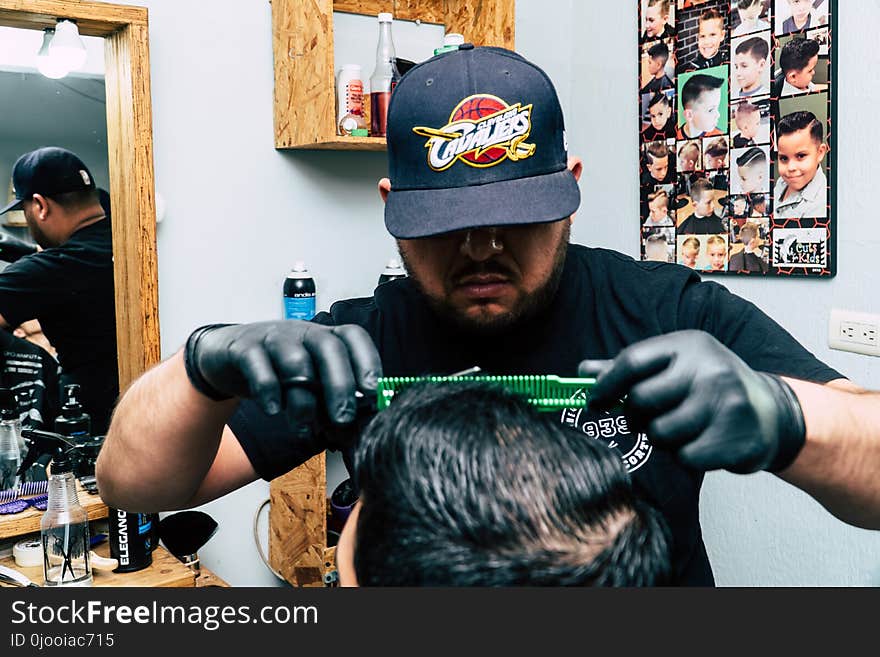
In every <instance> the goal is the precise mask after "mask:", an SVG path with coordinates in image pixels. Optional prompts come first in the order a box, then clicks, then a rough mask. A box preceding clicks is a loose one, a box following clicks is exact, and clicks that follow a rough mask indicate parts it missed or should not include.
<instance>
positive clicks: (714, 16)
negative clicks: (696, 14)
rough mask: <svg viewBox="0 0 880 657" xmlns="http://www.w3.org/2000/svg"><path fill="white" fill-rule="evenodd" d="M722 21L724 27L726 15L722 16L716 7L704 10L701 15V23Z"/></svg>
mask: <svg viewBox="0 0 880 657" xmlns="http://www.w3.org/2000/svg"><path fill="white" fill-rule="evenodd" d="M717 20H720V21H721V24H722V26H723V25H724V22H725V21H724V14H722V13H721V12H720V11H718V9H716V8H715V7H709V8H708V9H704V10H703V13H701V14H700V22H701V23H702V22H704V21H717Z"/></svg>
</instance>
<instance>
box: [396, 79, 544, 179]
mask: <svg viewBox="0 0 880 657" xmlns="http://www.w3.org/2000/svg"><path fill="white" fill-rule="evenodd" d="M531 131H532V106H531V105H526V106H523V105H522V103H517V104H516V105H508V104H507V103H506V102H504V101H503V100H501V99H500V98H498V97H496V96H490V95H488V94H477V95H475V96H470V97H468V98H465V99H464V100H463V101H461V102H460V103H459V104H458V106H457V107H456V108H455V109H454V110H452V114H450V116H449V123H447V124H446V125H445V126H443V127H442V128H426V127H415V128H413V132H415V133H416V134H417V135H420V136H422V137H427V138H428V141H427V142H426V143H425V148H427V149H428V166H430V167H431V168H432V169H433V170H434V171H445V170H446V169H448V168H449V167H451V166H452V165H453V164H455V163H456V162H457V161H459V160H460V161H462V162H464V163H465V164H467V165H468V166H472V167H478V168H481V169H482V168H486V167H494V166H495V165H496V164H501V163H502V162H504V160H511V161H513V162H516V161H518V160H522V159H525V158H527V157H531V156H532V155H534V154H535V145H534V144H526V143H524V142H525V140H526V138H527V137H528V136H529V133H530V132H531Z"/></svg>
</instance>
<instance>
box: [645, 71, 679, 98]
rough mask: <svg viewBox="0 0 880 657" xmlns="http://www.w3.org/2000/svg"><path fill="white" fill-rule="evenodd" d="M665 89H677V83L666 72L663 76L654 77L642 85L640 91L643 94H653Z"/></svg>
mask: <svg viewBox="0 0 880 657" xmlns="http://www.w3.org/2000/svg"><path fill="white" fill-rule="evenodd" d="M665 89H675V83H674V82H673V81H672V80H670V79H669V76H668V75H666V74H664V75H663V77H661V78H652V79H651V81H650V82H648V84H646V85H645V86H644V87H642V89H641V91H640V92H639V93H642V94H653V93H657V92H658V91H663V90H665Z"/></svg>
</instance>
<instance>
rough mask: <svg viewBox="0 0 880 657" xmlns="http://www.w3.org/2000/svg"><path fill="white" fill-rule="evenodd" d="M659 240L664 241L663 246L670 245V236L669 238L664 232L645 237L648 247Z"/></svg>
mask: <svg viewBox="0 0 880 657" xmlns="http://www.w3.org/2000/svg"><path fill="white" fill-rule="evenodd" d="M659 242H663V246H669V238H667V237H666V235H664V234H663V233H653V234H651V235H648V237H646V238H645V246H646V247H647V246H648V244H655V243H659Z"/></svg>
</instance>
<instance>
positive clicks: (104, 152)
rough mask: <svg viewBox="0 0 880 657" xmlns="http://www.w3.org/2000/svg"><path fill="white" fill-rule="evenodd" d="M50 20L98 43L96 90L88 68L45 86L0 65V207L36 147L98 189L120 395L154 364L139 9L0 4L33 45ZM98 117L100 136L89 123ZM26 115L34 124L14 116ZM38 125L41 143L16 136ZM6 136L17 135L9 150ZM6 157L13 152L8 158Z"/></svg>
mask: <svg viewBox="0 0 880 657" xmlns="http://www.w3.org/2000/svg"><path fill="white" fill-rule="evenodd" d="M58 19H71V20H73V21H75V22H76V25H77V27H78V31H79V33H80V35H81V36H83V37H99V38H100V42H99V43H98V46H97V48H98V50H99V51H103V62H104V75H103V77H104V80H103V84H101V83H100V81H99V80H97V79H96V75H95V72H94V70H93V69H89V68H87V69H86V71H88V72H89V73H86V74H82V75H77V76H68V77H66V78H63V79H61V80H44V79H41V78H42V76H41V75H40V74H39V73H34V72H33V70H32V68H31V70H30V72H28V71H22V70H13V71H10V70H9V68H10V67H9V66H0V68H3V69H5V71H4V72H0V98H3V102H2V103H0V122H2V123H3V124H4V125H3V126H2V127H0V141H2V142H3V145H2V146H0V176H2V186H0V200H2V201H5V200H6V196H7V192H8V185H9V179H10V174H11V167H12V164H13V163H14V160H15V158H16V157H17V156H18V155H19V154H21V153H23V152H25V151H27V150H29V149H30V148H32V147H33V146H42V145H59V146H65V147H67V148H69V149H70V150H72V151H74V152H76V153H77V154H78V155H79V156H80V158H81V159H82V160H83V162H84V164H85V165H86V166H87V167H88V169H89V171H90V173H91V174H92V175H93V176H94V178H95V179H96V181H97V184H98V186H99V187H102V188H104V189H106V190H109V192H110V193H109V199H105V201H104V203H103V204H102V207H103V206H106V205H107V204H108V202H109V206H110V209H111V210H112V212H111V217H110V222H111V224H112V254H113V265H112V269H113V289H114V293H113V296H114V297H115V318H116V327H115V338H116V339H115V344H116V355H117V360H118V367H117V375H118V383H119V389H120V390H124V389H125V387H126V386H127V385H128V384H129V383H130V382H131V381H133V380H134V379H135V378H137V376H139V375H140V374H141V373H142V372H144V371H145V370H146V369H148V368H149V367H151V366H152V365H154V364H155V363H157V362H158V361H159V359H160V350H159V324H158V296H157V274H156V239H155V230H156V213H155V198H154V195H155V194H154V181H153V149H152V113H151V107H150V84H149V54H148V53H149V49H148V25H147V10H146V9H145V8H142V7H131V6H122V5H111V4H105V3H93V2H81V1H72V0H71V1H69V2H66V1H58V0H0V27H7V28H9V27H11V28H19V29H25V30H30V31H31V32H32V34H33V33H34V32H35V33H36V34H37V36H38V37H39V38H38V40H40V39H42V33H43V30H44V28H47V27H55V26H56V23H57V21H58ZM4 36H5V31H4V34H0V55H2V54H3V53H4V46H7V47H8V44H9V43H10V40H9V38H7V39H5V40H4V39H3V38H4ZM90 58H91V55H90ZM99 59H100V57H99ZM58 83H61V84H60V85H59V84H58ZM2 85H16V87H15V91H14V93H20V94H32V95H31V96H30V98H33V102H34V104H33V105H29V104H27V103H26V102H21V101H20V100H19V99H20V98H21V97H19V98H13V99H9V100H7V96H6V87H4V86H2ZM24 85H27V86H26V87H25V86H24ZM53 85H54V86H53ZM10 88H12V87H10ZM57 92H61V93H57ZM53 93H54V95H55V96H56V98H52V94H53ZM40 94H48V95H43V96H40ZM57 96H64V99H65V103H68V104H67V105H66V107H65V108H64V109H63V112H64V114H63V117H62V118H61V119H50V118H49V115H48V113H49V110H50V105H52V104H54V103H52V102H50V100H51V101H57V100H59V99H58V98H57ZM101 101H103V104H102V103H101ZM71 103H72V105H71ZM96 110H97V111H96ZM101 112H103V125H104V126H105V127H104V131H105V132H106V137H104V136H103V134H102V130H101V128H100V126H99V125H98V124H100V123H101V120H100V119H101V117H100V116H99V115H100V114H101ZM28 113H30V114H32V115H33V116H22V115H24V114H28ZM13 116H14V117H15V119H14V120H13V119H12V117H13ZM40 117H42V119H43V120H44V124H43V126H42V127H41V128H38V127H36V126H35V127H34V130H38V129H39V130H40V131H41V132H42V136H38V137H36V142H34V137H33V136H31V135H23V134H22V133H24V132H26V129H25V128H24V126H23V122H24V121H26V120H30V119H33V120H34V121H35V122H36V121H37V119H38V118H40ZM62 130H66V131H68V132H70V133H74V134H75V135H79V134H80V133H85V136H86V138H85V140H82V139H79V138H78V137H74V136H68V135H64V134H61V131H62ZM53 131H59V132H57V133H56V132H53ZM10 133H12V134H15V135H18V137H17V139H18V142H19V144H18V145H15V144H13V138H12V137H10V136H9V134H10ZM63 139H70V141H64V140H63ZM99 142H100V143H99ZM29 144H33V146H31V145H29ZM11 150H14V151H18V152H16V153H15V154H14V155H13V154H11V153H10V152H7V151H11ZM78 151H79V152H78ZM3 205H5V202H4V203H3ZM8 219H10V218H9V217H7V216H6V215H4V216H3V217H0V223H9V224H13V225H9V226H5V227H3V230H4V231H7V232H9V233H10V234H14V235H15V236H16V237H23V238H27V237H28V231H27V229H22V228H20V227H16V226H15V225H14V223H15V221H14V219H15V218H14V217H13V218H12V219H13V221H12V222H9V221H8ZM18 219H19V222H20V219H21V218H20V217H18ZM0 312H2V311H0ZM25 329H26V330H33V327H32V326H30V327H25ZM62 361H63V357H62Z"/></svg>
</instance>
